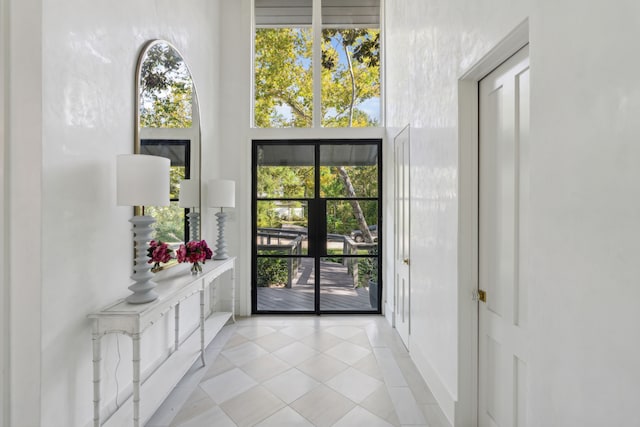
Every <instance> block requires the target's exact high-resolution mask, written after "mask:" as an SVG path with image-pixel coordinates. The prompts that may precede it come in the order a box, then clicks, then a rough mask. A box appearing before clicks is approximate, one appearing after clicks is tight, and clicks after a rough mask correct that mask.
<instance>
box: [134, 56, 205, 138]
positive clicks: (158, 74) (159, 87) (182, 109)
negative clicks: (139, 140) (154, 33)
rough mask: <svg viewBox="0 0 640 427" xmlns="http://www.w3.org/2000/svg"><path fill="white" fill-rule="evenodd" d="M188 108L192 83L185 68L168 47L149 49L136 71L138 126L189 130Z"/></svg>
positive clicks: (190, 118)
mask: <svg viewBox="0 0 640 427" xmlns="http://www.w3.org/2000/svg"><path fill="white" fill-rule="evenodd" d="M192 105H193V82H192V80H191V74H190V73H189V69H188V68H187V66H186V64H185V63H184V61H183V60H182V58H181V57H180V55H178V53H177V52H176V51H175V50H174V49H172V48H171V47H170V46H168V45H164V44H158V45H155V46H153V47H152V48H151V49H149V50H148V51H147V54H146V57H145V60H144V61H143V63H142V67H141V69H140V126H141V127H149V128H188V127H191V124H192Z"/></svg>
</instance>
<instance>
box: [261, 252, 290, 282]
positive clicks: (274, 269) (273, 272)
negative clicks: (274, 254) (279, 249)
mask: <svg viewBox="0 0 640 427" xmlns="http://www.w3.org/2000/svg"><path fill="white" fill-rule="evenodd" d="M257 273H258V286H260V287H266V286H271V285H284V284H286V283H287V260H286V259H283V258H258V271H257Z"/></svg>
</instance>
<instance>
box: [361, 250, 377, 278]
mask: <svg viewBox="0 0 640 427" xmlns="http://www.w3.org/2000/svg"><path fill="white" fill-rule="evenodd" d="M369 255H371V256H370V257H367V258H358V273H359V276H358V279H359V283H358V286H364V285H365V284H366V283H367V282H368V281H369V280H371V281H372V282H376V283H378V246H377V245H376V246H374V247H373V248H371V249H370V250H369Z"/></svg>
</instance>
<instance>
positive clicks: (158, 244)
mask: <svg viewBox="0 0 640 427" xmlns="http://www.w3.org/2000/svg"><path fill="white" fill-rule="evenodd" d="M172 253H173V249H171V248H170V247H169V245H167V244H166V243H164V242H162V241H160V240H158V241H155V240H152V241H150V242H149V249H147V256H148V257H149V261H147V262H148V263H149V264H153V267H152V268H151V271H152V272H154V273H155V272H156V271H158V270H161V269H162V267H160V263H161V262H163V263H166V262H169V261H171V255H172Z"/></svg>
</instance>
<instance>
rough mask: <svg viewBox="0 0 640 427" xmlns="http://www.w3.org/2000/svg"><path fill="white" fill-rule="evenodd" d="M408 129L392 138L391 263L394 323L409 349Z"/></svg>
mask: <svg viewBox="0 0 640 427" xmlns="http://www.w3.org/2000/svg"><path fill="white" fill-rule="evenodd" d="M409 147H410V142H409V126H407V127H405V128H404V129H403V130H402V131H400V133H398V135H397V136H396V137H395V147H394V154H395V155H394V175H395V176H394V183H395V200H394V204H395V206H394V211H395V218H396V220H395V230H394V231H395V232H394V236H395V248H394V252H395V259H394V272H395V274H394V275H395V277H394V288H393V289H394V292H393V294H394V322H395V327H396V329H397V331H398V334H399V335H400V337H401V338H402V341H403V342H404V345H405V346H406V347H407V348H409V327H410V314H411V282H410V249H411V245H410V243H411V234H410V205H411V197H410V194H411V193H410V187H409Z"/></svg>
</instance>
